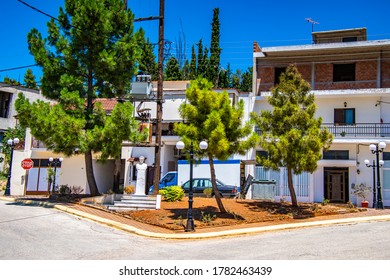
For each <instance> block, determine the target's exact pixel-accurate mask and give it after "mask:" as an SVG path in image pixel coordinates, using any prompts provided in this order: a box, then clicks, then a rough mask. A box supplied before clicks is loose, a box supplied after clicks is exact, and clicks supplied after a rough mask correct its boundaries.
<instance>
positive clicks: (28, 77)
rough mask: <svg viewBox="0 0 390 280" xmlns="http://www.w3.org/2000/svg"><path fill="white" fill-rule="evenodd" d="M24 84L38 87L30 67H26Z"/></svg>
mask: <svg viewBox="0 0 390 280" xmlns="http://www.w3.org/2000/svg"><path fill="white" fill-rule="evenodd" d="M24 84H25V86H26V87H27V88H30V89H38V86H37V82H36V81H35V75H34V73H33V71H32V70H31V69H27V71H26V73H25V74H24Z"/></svg>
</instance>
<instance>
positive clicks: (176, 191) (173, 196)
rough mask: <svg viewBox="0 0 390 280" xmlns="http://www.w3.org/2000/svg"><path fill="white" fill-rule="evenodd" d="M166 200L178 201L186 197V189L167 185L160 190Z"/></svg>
mask: <svg viewBox="0 0 390 280" xmlns="http://www.w3.org/2000/svg"><path fill="white" fill-rule="evenodd" d="M158 193H159V194H161V195H162V196H163V197H164V198H165V200H166V201H171V202H173V201H178V200H182V198H183V197H184V190H183V189H182V188H181V187H180V186H170V187H166V188H164V189H162V190H159V192H158Z"/></svg>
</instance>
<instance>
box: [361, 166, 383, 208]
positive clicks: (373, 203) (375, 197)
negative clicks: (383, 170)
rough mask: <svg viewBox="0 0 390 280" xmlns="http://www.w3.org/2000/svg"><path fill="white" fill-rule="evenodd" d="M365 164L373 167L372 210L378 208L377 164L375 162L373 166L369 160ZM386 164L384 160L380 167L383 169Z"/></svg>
mask: <svg viewBox="0 0 390 280" xmlns="http://www.w3.org/2000/svg"><path fill="white" fill-rule="evenodd" d="M364 164H365V165H366V166H367V167H372V190H373V191H372V208H376V207H377V196H376V182H375V170H376V164H375V160H373V161H372V164H371V165H370V161H369V160H368V159H366V160H365V161H364ZM383 164H384V161H383V160H380V161H379V167H382V166H383Z"/></svg>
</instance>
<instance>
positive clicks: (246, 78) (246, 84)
mask: <svg viewBox="0 0 390 280" xmlns="http://www.w3.org/2000/svg"><path fill="white" fill-rule="evenodd" d="M239 90H240V91H244V92H250V91H252V68H251V67H249V68H248V69H247V70H246V71H245V72H244V73H243V74H242V75H241V81H240V86H239Z"/></svg>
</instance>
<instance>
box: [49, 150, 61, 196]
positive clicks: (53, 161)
mask: <svg viewBox="0 0 390 280" xmlns="http://www.w3.org/2000/svg"><path fill="white" fill-rule="evenodd" d="M63 160H64V158H62V157H60V158H52V157H49V161H50V163H54V177H53V188H52V193H54V191H55V187H56V177H57V164H58V163H59V164H61V162H62V161H63Z"/></svg>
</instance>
